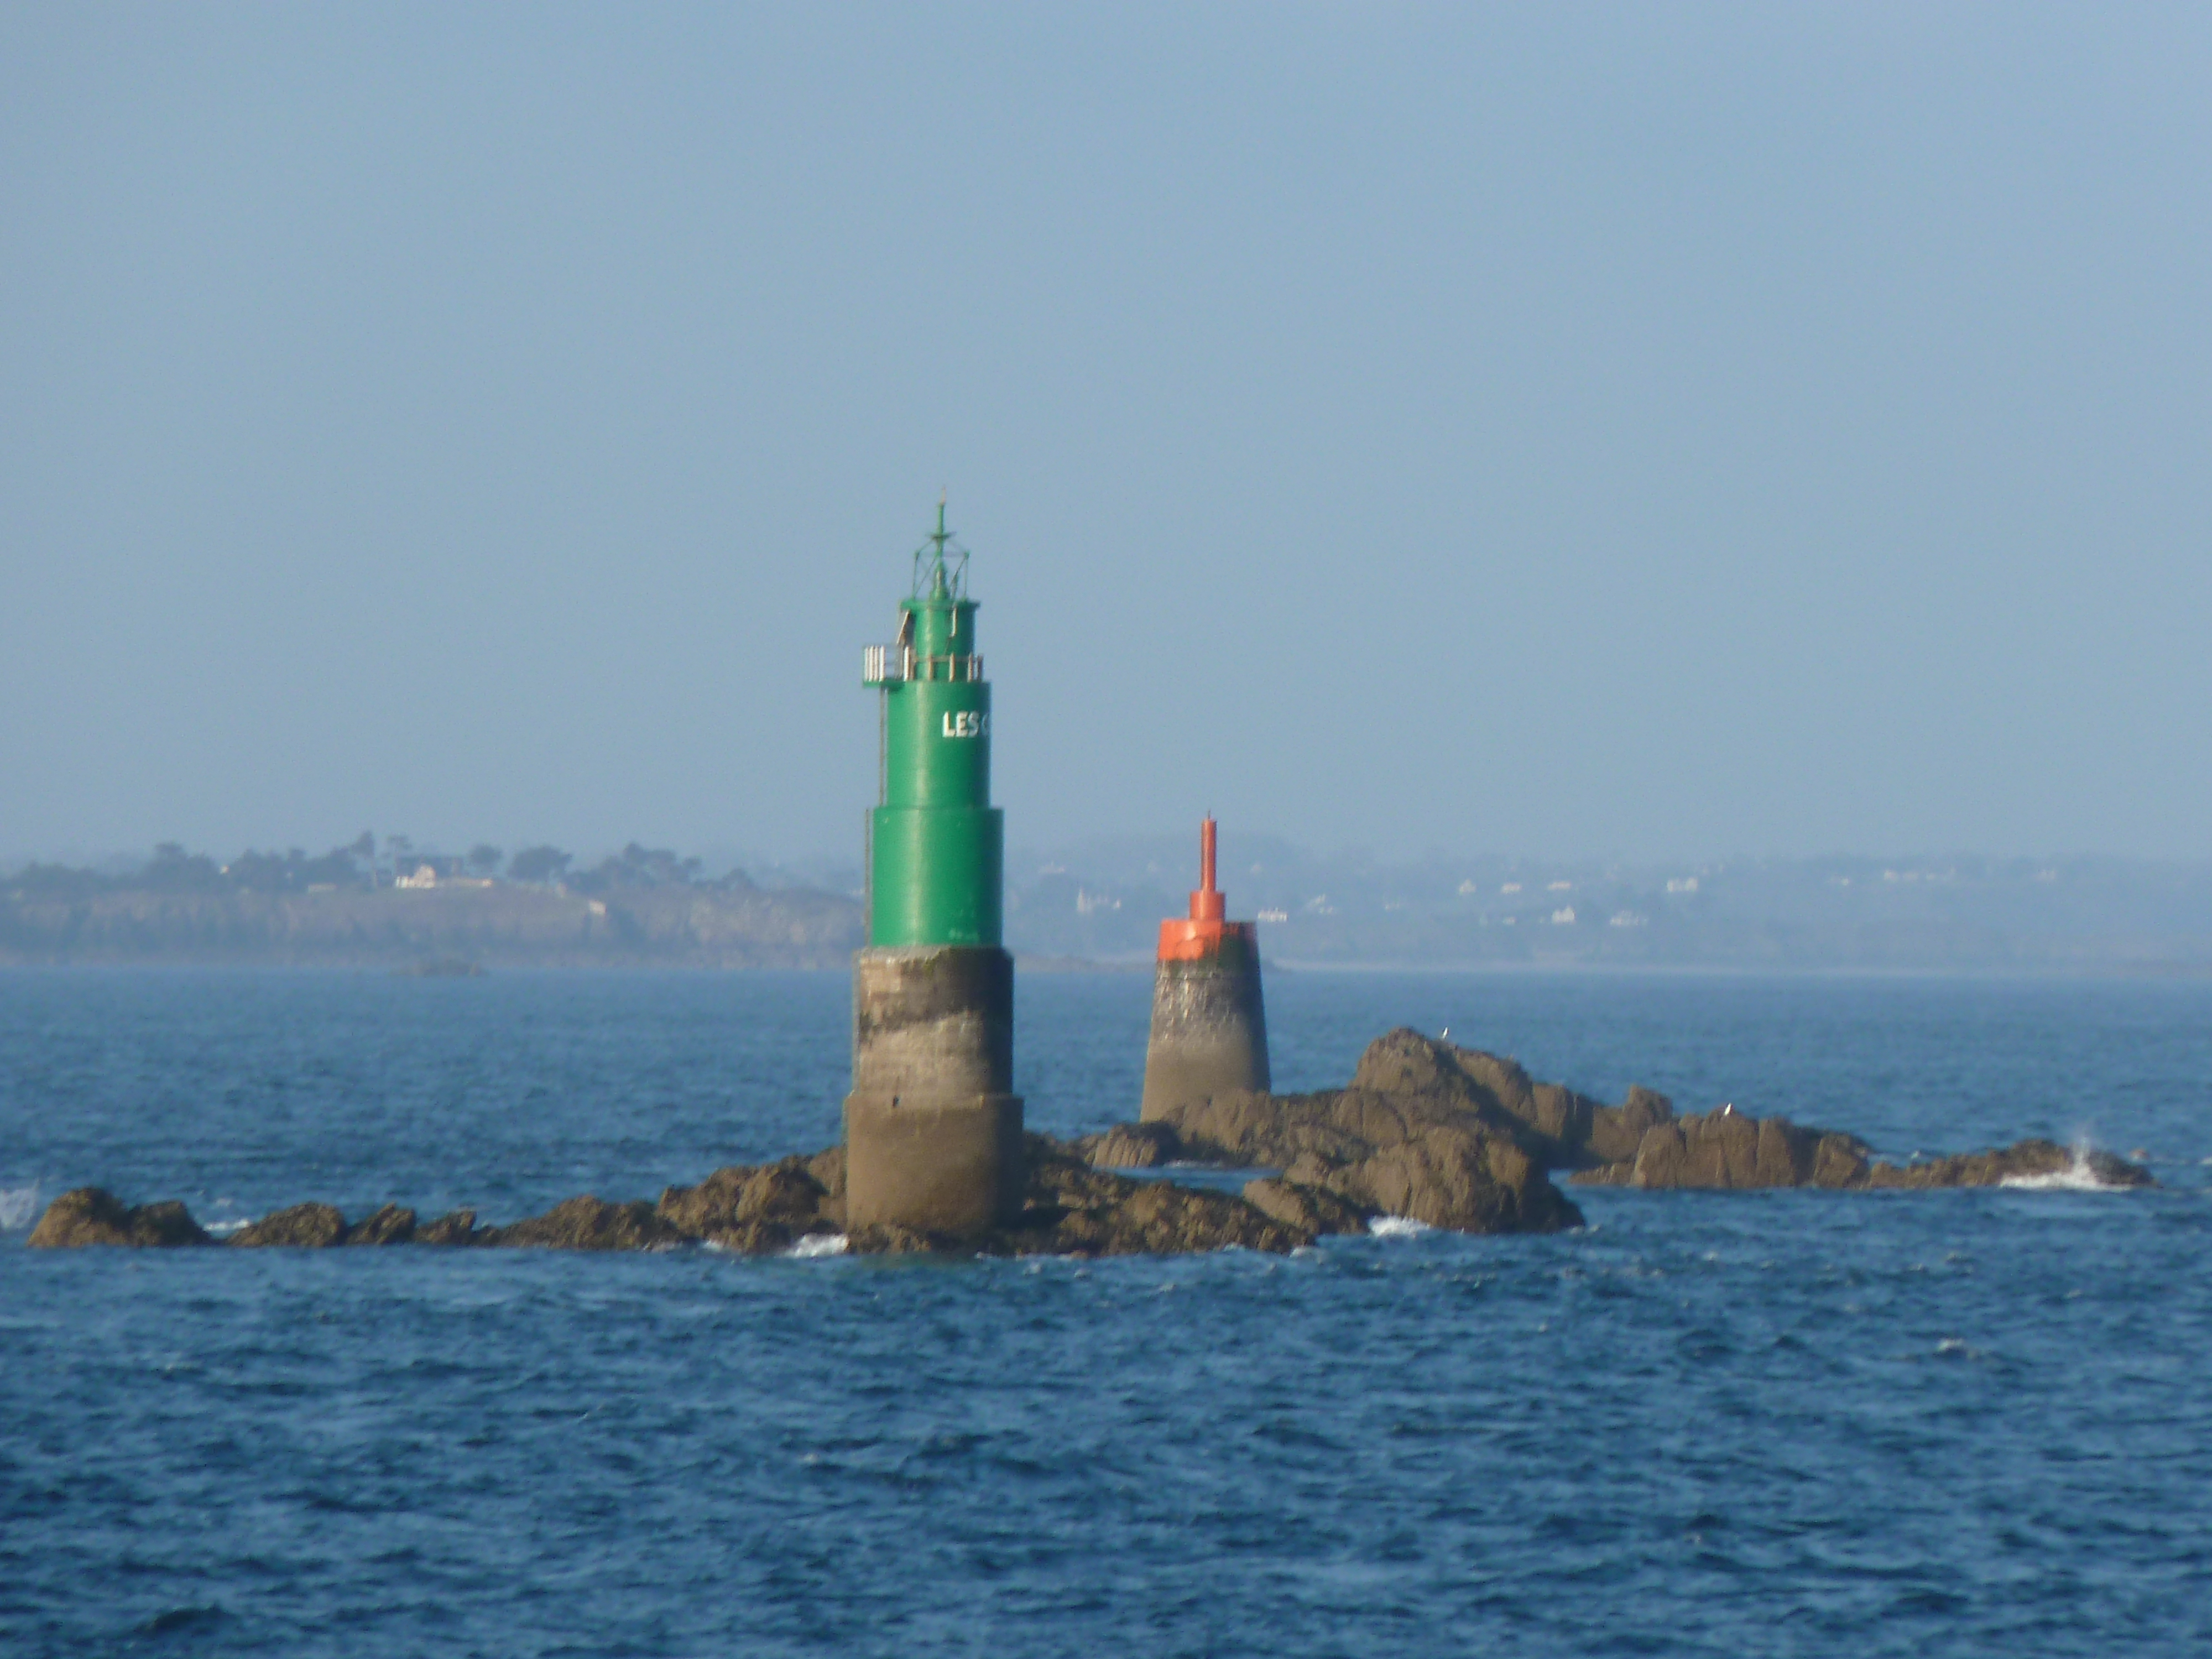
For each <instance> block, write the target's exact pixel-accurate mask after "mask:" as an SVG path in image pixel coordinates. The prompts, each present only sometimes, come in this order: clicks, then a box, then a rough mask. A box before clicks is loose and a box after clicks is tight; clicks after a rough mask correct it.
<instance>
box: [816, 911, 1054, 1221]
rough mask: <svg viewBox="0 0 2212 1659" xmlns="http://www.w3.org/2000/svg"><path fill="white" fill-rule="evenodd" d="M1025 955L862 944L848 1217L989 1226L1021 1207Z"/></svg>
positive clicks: (849, 1118) (848, 1101) (992, 949)
mask: <svg viewBox="0 0 2212 1659" xmlns="http://www.w3.org/2000/svg"><path fill="white" fill-rule="evenodd" d="M1013 1072H1014V959H1013V958H1012V957H1010V956H1008V955H1007V954H1006V952H1005V951H1002V950H1000V949H999V948H997V947H996V946H995V945H986V946H974V945H910V946H899V947H883V946H873V947H871V948H869V949H867V950H864V951H855V952H854V956H853V1091H852V1093H850V1094H849V1095H848V1096H846V1097H845V1221H846V1225H847V1226H848V1227H853V1228H860V1227H870V1226H896V1227H905V1228H909V1229H911V1230H913V1231H916V1232H932V1233H949V1234H954V1235H958V1234H963V1233H979V1232H982V1231H987V1229H989V1228H991V1227H994V1226H998V1225H1005V1224H1006V1223H1009V1222H1012V1221H1013V1220H1015V1219H1017V1218H1018V1217H1019V1216H1020V1214H1021V1208H1022V1189H1023V1182H1024V1176H1025V1174H1026V1171H1025V1169H1024V1159H1023V1155H1022V1103H1021V1100H1020V1098H1019V1097H1018V1096H1016V1095H1015V1094H1014V1093H1013V1092H1012V1091H1013Z"/></svg>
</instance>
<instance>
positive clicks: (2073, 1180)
mask: <svg viewBox="0 0 2212 1659" xmlns="http://www.w3.org/2000/svg"><path fill="white" fill-rule="evenodd" d="M1997 1184H1998V1185H1999V1186H2002V1187H2020V1188H2027V1189H2030V1190H2033V1191H2038V1192H2065V1193H2120V1192H2125V1191H2126V1190H2127V1188H2124V1187H2123V1186H2121V1185H2119V1184H2118V1182H2110V1181H2100V1180H2099V1179H2098V1178H2097V1170H2096V1167H2095V1166H2094V1165H2093V1164H2091V1163H2090V1162H2089V1143H2088V1142H2087V1141H2086V1140H2077V1141H2075V1143H2074V1158H2073V1161H2072V1162H2071V1163H2069V1164H2067V1166H2066V1167H2065V1168H2064V1169H2063V1170H2051V1173H2050V1174H2048V1175H2031V1176H2006V1177H2005V1178H2004V1179H2003V1180H2002V1181H2001V1182H1998V1183H1997Z"/></svg>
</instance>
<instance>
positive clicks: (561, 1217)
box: [469, 1193, 690, 1250]
mask: <svg viewBox="0 0 2212 1659" xmlns="http://www.w3.org/2000/svg"><path fill="white" fill-rule="evenodd" d="M469 1242H470V1243H472V1244H491V1245H505V1246H507V1248H509V1249H541V1250H651V1249H666V1248H669V1247H672V1246H674V1245H678V1244H682V1243H688V1242H690V1241H689V1238H688V1236H687V1235H686V1234H684V1232H683V1231H680V1230H679V1229H678V1228H677V1227H675V1226H673V1225H671V1224H670V1222H669V1221H668V1220H667V1218H665V1217H664V1216H662V1215H661V1214H660V1212H659V1211H658V1210H656V1209H655V1208H654V1207H653V1206H652V1205H650V1204H647V1203H646V1202H644V1201H643V1200H633V1201H632V1202H630V1203H628V1204H614V1203H610V1202H609V1201H608V1200H605V1199H604V1198H594V1197H593V1196H592V1194H589V1193H586V1194H582V1195H581V1196H580V1197H576V1198H571V1199H568V1200H564V1201H563V1202H562V1203H559V1204H556V1205H555V1206H553V1207H552V1208H551V1209H550V1210H548V1211H546V1212H545V1213H544V1215H534V1216H532V1217H530V1218H528V1219H527V1220H524V1221H518V1222H516V1223H514V1224H513V1225H512V1226H507V1227H493V1228H490V1229H488V1230H487V1231H483V1232H480V1233H478V1234H477V1235H476V1236H475V1237H473V1238H471V1240H470V1241H469Z"/></svg>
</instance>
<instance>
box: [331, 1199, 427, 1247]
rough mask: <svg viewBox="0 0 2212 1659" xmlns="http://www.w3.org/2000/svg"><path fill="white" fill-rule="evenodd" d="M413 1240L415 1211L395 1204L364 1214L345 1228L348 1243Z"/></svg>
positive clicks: (390, 1242)
mask: <svg viewBox="0 0 2212 1659" xmlns="http://www.w3.org/2000/svg"><path fill="white" fill-rule="evenodd" d="M414 1240H415V1212H414V1211H412V1210H409V1209H403V1208H402V1207H401V1206H398V1205H397V1204H387V1205H386V1206H384V1207H383V1208H382V1209H380V1210H378V1211H375V1212H373V1213H371V1214H369V1215H367V1216H364V1217H362V1219H360V1220H359V1221H356V1222H355V1223H354V1225H352V1226H350V1227H349V1228H347V1229H346V1236H345V1242H346V1243H349V1244H410V1243H413V1242H414Z"/></svg>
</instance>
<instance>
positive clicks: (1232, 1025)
mask: <svg viewBox="0 0 2212 1659" xmlns="http://www.w3.org/2000/svg"><path fill="white" fill-rule="evenodd" d="M1216 925H1217V927H1220V932H1219V933H1218V935H1217V936H1216V937H1215V938H1214V939H1209V940H1207V941H1206V945H1207V946H1208V947H1209V948H1206V950H1205V951H1204V953H1203V954H1200V955H1195V956H1190V957H1175V958H1171V957H1168V956H1166V955H1165V954H1164V952H1163V955H1162V957H1161V959H1160V965H1159V970H1158V975H1157V977H1156V978H1155V979H1154V980H1153V981H1152V1042H1151V1043H1150V1044H1149V1046H1147V1048H1146V1050H1145V1099H1144V1104H1143V1106H1142V1108H1141V1109H1139V1112H1138V1116H1139V1118H1140V1119H1142V1120H1144V1121H1147V1122H1149V1121H1152V1120H1153V1119H1155V1118H1159V1117H1164V1116H1166V1115H1168V1113H1170V1111H1172V1110H1173V1109H1175V1108H1176V1107H1178V1106H1186V1105H1193V1104H1195V1103H1197V1102H1199V1101H1201V1100H1204V1099H1206V1097H1208V1096H1211V1095H1218V1094H1225V1093H1226V1092H1228V1091H1230V1090H1231V1089H1255V1090H1262V1091H1264V1090H1266V1089H1267V1088H1268V1087H1269V1086H1270V1084H1271V1081H1272V1079H1270V1077H1269V1075H1268V1071H1267V1006H1266V1003H1265V1000H1263V999H1262V997H1261V991H1260V947H1259V944H1258V942H1257V941H1256V940H1255V939H1254V938H1253V937H1252V933H1251V927H1250V924H1249V923H1237V922H1230V923H1227V924H1225V925H1222V924H1216Z"/></svg>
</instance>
